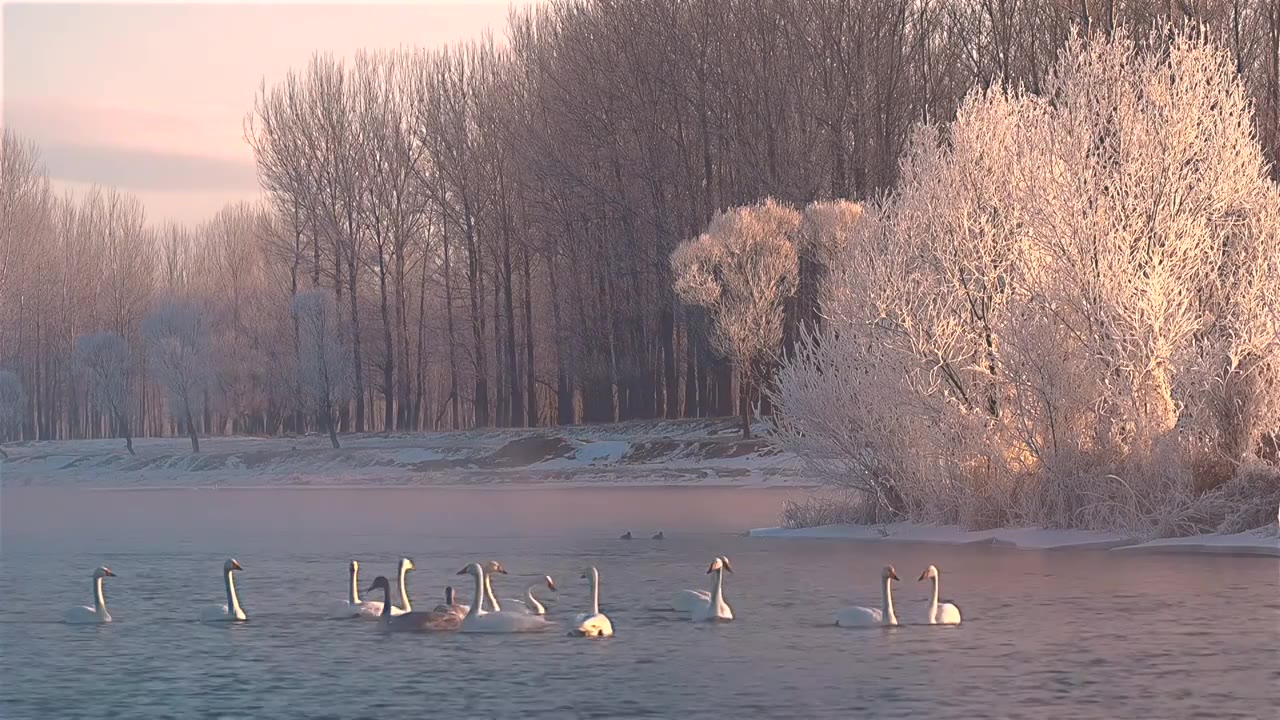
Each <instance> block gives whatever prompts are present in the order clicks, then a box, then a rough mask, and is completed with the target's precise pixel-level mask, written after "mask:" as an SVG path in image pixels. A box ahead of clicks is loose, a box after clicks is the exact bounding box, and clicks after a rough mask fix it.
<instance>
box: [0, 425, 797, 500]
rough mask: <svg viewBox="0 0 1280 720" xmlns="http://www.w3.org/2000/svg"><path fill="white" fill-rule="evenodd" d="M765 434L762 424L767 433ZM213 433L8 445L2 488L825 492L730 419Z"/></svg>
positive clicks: (0, 471)
mask: <svg viewBox="0 0 1280 720" xmlns="http://www.w3.org/2000/svg"><path fill="white" fill-rule="evenodd" d="M761 429H763V428H761ZM340 440H341V443H342V448H341V449H338V450H335V449H333V448H331V447H330V446H329V441H328V438H327V437H325V436H321V435H308V436H305V437H279V438H256V437H229V438H222V437H210V438H202V439H201V441H200V450H201V452H200V453H199V454H195V453H192V452H191V446H190V443H189V441H188V440H186V439H185V438H156V439H151V438H141V439H138V440H135V441H134V448H135V450H136V451H137V455H136V456H130V455H129V454H128V453H127V452H126V451H125V449H124V443H123V442H122V441H120V440H73V441H52V442H32V443H21V444H13V443H11V444H8V445H6V446H5V451H6V452H7V453H8V454H9V460H8V461H5V460H3V459H0V485H3V486H15V485H22V486H26V485H30V486H51V487H52V486H61V487H68V486H75V487H91V488H163V487H212V486H220V487H228V486H238V487H336V486H371V487H373V486H381V487H387V486H393V487H403V486H419V485H422V486H426V485H468V486H479V487H484V486H503V487H509V486H512V485H530V486H562V487H572V486H579V485H627V486H635V485H659V486H660V485H728V486H748V487H776V486H794V487H805V486H813V485H817V484H818V483H817V481H816V480H814V479H813V478H812V477H807V476H806V475H805V474H804V473H803V467H802V463H801V462H800V461H799V459H798V458H796V457H795V456H793V455H789V454H787V453H783V452H780V451H779V450H778V449H776V448H774V447H772V446H770V445H769V443H768V441H766V440H761V439H754V440H746V441H744V440H742V439H741V438H740V436H739V434H738V431H737V428H736V425H735V424H734V422H733V421H731V420H687V421H646V422H630V423H619V424H612V425H594V426H582V427H568V428H552V429H541V430H476V431H462V432H441V433H386V434H376V435H374V434H365V435H347V436H342V437H341V438H340Z"/></svg>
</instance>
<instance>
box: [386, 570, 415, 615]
mask: <svg viewBox="0 0 1280 720" xmlns="http://www.w3.org/2000/svg"><path fill="white" fill-rule="evenodd" d="M416 569H417V568H415V567H414V566H413V561H412V560H410V559H409V558H400V567H399V571H400V607H399V608H392V609H391V614H392V615H402V614H404V613H410V612H413V605H412V604H411V603H410V602H409V585H408V583H407V581H406V577H405V576H407V575H408V574H409V571H410V570H416ZM397 609H399V610H400V612H396V610H397Z"/></svg>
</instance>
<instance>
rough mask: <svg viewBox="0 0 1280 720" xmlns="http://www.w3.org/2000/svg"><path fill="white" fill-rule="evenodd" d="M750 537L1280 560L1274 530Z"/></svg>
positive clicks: (885, 530)
mask: <svg viewBox="0 0 1280 720" xmlns="http://www.w3.org/2000/svg"><path fill="white" fill-rule="evenodd" d="M750 535H751V536H752V537H772V538H841V539H845V540H859V541H871V542H917V543H944V544H949V545H970V544H978V545H1003V546H1007V547H1012V548H1017V549H1019V550H1110V551H1112V552H1186V553H1223V554H1231V555H1263V556H1270V557H1280V532H1278V531H1277V527H1276V526H1275V525H1272V526H1271V527H1269V528H1260V529H1258V530H1253V531H1250V532H1246V533H1239V534H1236V535H1198V536H1195V537H1185V538H1167V539H1162V540H1151V541H1146V542H1144V541H1142V540H1141V539H1139V538H1134V537H1129V536H1126V535H1123V534H1119V533H1106V532H1095V531H1090V530H1049V529H1044V528H1004V529H998V530H978V531H969V530H964V529H962V528H959V527H956V526H946V525H942V526H940V525H924V524H920V523H910V522H901V523H889V524H886V525H874V526H869V525H824V526H822V527H813V528H800V529H788V528H776V527H773V528H759V529H756V530H752V531H750Z"/></svg>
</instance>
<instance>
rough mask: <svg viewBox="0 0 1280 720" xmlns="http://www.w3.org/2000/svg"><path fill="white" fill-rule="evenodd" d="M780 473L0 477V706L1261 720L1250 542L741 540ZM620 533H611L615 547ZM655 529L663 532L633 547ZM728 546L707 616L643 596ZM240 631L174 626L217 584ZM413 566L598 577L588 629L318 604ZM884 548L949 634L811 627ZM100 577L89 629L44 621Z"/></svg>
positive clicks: (867, 598) (1275, 665) (341, 714)
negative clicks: (596, 606) (594, 614)
mask: <svg viewBox="0 0 1280 720" xmlns="http://www.w3.org/2000/svg"><path fill="white" fill-rule="evenodd" d="M786 496H787V493H786V492H784V491H774V490H744V489H721V488H674V489H673V488H644V489H641V488H635V489H630V488H628V489H572V490H520V489H512V490H500V489H487V490H465V489H414V490H407V489H406V490H381V489H380V490H299V491H284V490H176V491H133V492H94V491H49V490H40V489H34V488H6V489H4V491H3V493H2V494H0V597H3V598H4V602H3V603H0V648H2V651H0V678H3V682H0V716H3V717H6V718H10V717H11V718H30V717H41V716H44V717H131V718H148V717H174V716H181V717H279V718H294V717H297V718H302V717H307V718H316V717H333V718H352V717H372V716H380V715H386V714H392V715H394V714H397V713H402V714H405V716H413V717H424V716H459V717H517V716H518V717H548V718H563V717H681V718H704V717H705V718H712V717H735V718H747V717H811V718H818V717H842V718H848V717H923V716H925V715H926V714H928V715H929V716H930V717H933V718H939V717H956V718H977V717H991V718H1022V717H1025V718H1046V717H1072V718H1116V717H1169V718H1172V717H1194V716H1203V717H1215V718H1229V717H1238V718H1273V717H1274V716H1275V715H1274V713H1275V708H1276V707H1277V706H1280V662H1277V655H1276V652H1277V649H1278V648H1280V593H1278V588H1277V584H1278V578H1277V569H1278V567H1280V563H1278V562H1277V561H1276V560H1275V559H1269V558H1267V559H1264V558H1234V557H1214V556H1134V555H1120V554H1108V553H1102V552H1067V551H1060V552H1027V551H1018V550H1011V549H1004V548H998V547H989V546H988V547H947V546H931V545H907V544H864V543H855V542H848V541H838V540H836V541H823V540H785V541H784V540H771V539H764V538H747V537H742V536H740V535H739V534H738V533H740V532H741V531H742V530H744V529H746V528H748V527H758V526H761V525H773V524H776V522H777V516H778V510H779V509H780V507H781V502H782V500H783V498H785V497H786ZM627 530H630V531H632V533H633V534H634V536H635V538H636V539H634V540H631V541H624V540H619V539H618V535H620V534H621V533H622V532H624V531H627ZM658 530H663V531H664V533H665V535H666V539H665V540H662V541H654V540H650V539H649V537H650V536H651V535H652V534H653V533H655V532H657V531H658ZM721 554H723V555H728V556H729V557H730V558H731V559H732V561H733V566H734V570H735V571H736V572H735V573H734V574H733V575H729V576H727V577H726V583H725V595H726V598H727V599H728V601H729V602H730V604H731V605H732V606H733V609H734V612H735V615H736V616H737V620H736V621H735V622H733V623H729V624H723V625H694V624H692V623H690V622H688V621H687V620H684V619H682V618H681V617H680V616H679V615H676V614H674V613H671V612H667V611H663V610H661V609H660V608H662V607H663V606H664V605H665V604H666V602H667V600H668V599H669V597H670V595H671V594H672V593H673V592H674V591H676V590H678V589H681V588H703V587H706V585H707V582H708V578H707V576H706V574H705V571H706V568H707V564H708V563H709V562H710V560H711V559H712V557H713V556H715V555H721ZM229 556H234V557H236V558H237V559H238V560H239V561H240V563H241V564H242V565H243V566H244V568H245V569H244V571H243V572H242V573H240V574H239V575H238V576H237V578H236V581H237V588H238V590H239V593H240V598H241V603H242V605H243V606H244V608H245V611H246V612H247V613H248V615H249V617H250V621H249V622H248V623H246V624H244V625H235V626H208V625H201V624H199V623H196V622H195V621H194V618H195V617H196V613H197V612H198V610H199V608H200V607H202V606H204V605H208V604H215V603H221V602H223V596H222V584H221V578H220V574H219V570H220V567H221V563H222V561H223V560H224V559H225V558H226V557H229ZM401 556H408V557H410V558H412V559H413V561H414V563H415V565H416V566H417V570H416V571H415V572H413V573H411V574H410V576H409V587H410V592H411V595H412V597H413V600H414V603H415V605H427V606H430V605H434V604H435V603H436V602H438V598H440V597H441V595H442V593H443V588H444V586H445V585H446V584H451V585H453V586H454V587H455V588H457V589H458V591H459V596H460V600H461V601H462V602H471V597H470V595H471V588H470V586H469V585H468V583H467V582H465V580H466V578H460V577H458V576H456V575H455V573H456V572H457V570H458V569H460V568H461V567H462V566H463V565H464V564H465V563H466V562H469V561H471V560H484V559H489V558H494V559H498V560H501V561H502V563H503V564H504V565H505V566H506V567H507V569H508V570H509V571H510V573H511V574H510V575H507V576H500V577H499V578H498V579H496V580H495V583H494V584H495V591H496V592H497V595H498V597H499V598H501V599H505V598H513V597H519V596H520V594H521V593H522V592H523V589H524V587H525V586H527V585H528V584H531V583H533V582H534V581H535V580H536V578H537V577H538V576H541V575H543V574H550V575H552V577H554V578H555V581H556V583H557V585H558V587H559V589H560V592H559V594H558V595H552V596H551V597H550V599H549V600H547V601H546V604H547V606H548V611H549V614H550V618H551V619H552V620H554V621H558V622H559V623H560V624H561V625H565V624H567V622H568V620H569V619H570V618H571V617H572V616H573V614H575V613H577V612H580V611H582V610H583V609H585V608H586V605H587V602H588V601H589V598H588V591H587V587H586V584H585V581H582V580H580V579H579V577H578V576H579V574H580V572H581V570H582V569H583V567H584V566H585V565H588V564H593V565H595V566H597V567H598V568H599V569H600V573H601V579H602V588H601V604H602V610H603V611H604V612H605V613H607V614H608V615H609V616H610V617H611V618H612V620H613V623H614V626H615V630H616V633H617V634H616V635H615V637H613V638H610V639H605V640H600V641H583V640H577V639H571V638H567V637H565V636H564V634H563V630H564V628H561V629H560V630H557V631H555V632H550V633H545V634H529V635H505V636H475V635H454V634H448V635H435V636H417V635H393V636H385V635H382V634H380V633H379V632H378V629H377V624H376V623H373V622H368V621H360V620H344V621H338V620H329V619H326V618H325V617H324V610H325V608H326V607H327V605H328V604H329V603H330V602H331V601H334V600H339V599H343V598H345V596H346V586H347V571H346V561H347V560H349V559H352V558H355V559H358V560H360V561H361V584H362V586H364V587H367V586H368V585H369V584H370V583H371V582H372V580H373V577H374V576H375V575H377V574H385V575H388V576H392V575H393V574H394V569H395V563H396V560H397V559H398V558H399V557H401ZM885 563H892V564H894V565H895V567H896V568H897V570H898V574H899V575H900V576H901V577H902V578H903V580H904V582H901V583H897V584H895V589H894V590H895V602H896V605H897V611H898V616H899V618H900V619H901V620H902V621H904V622H906V621H910V620H912V619H915V618H917V617H919V616H920V615H922V613H923V602H922V600H923V599H924V597H925V586H924V584H918V583H916V582H915V577H916V576H917V575H919V573H920V571H921V570H922V569H923V568H924V567H925V566H926V565H928V564H930V563H932V564H936V565H937V566H938V567H939V568H940V569H941V570H942V595H943V597H944V598H950V599H952V600H954V601H955V602H956V603H957V604H958V605H960V607H961V608H962V610H963V612H964V618H965V620H964V624H962V625H961V626H959V627H951V628H941V627H938V628H929V627H921V626H915V627H900V628H896V629H888V630H887V629H882V628H874V629H865V630H863V629H840V628H835V627H832V626H830V622H831V619H832V616H833V615H834V612H835V611H836V609H838V608H839V607H841V606H844V605H850V604H864V605H875V604H877V603H878V601H879V592H878V589H877V585H876V579H877V577H878V575H879V569H880V567H881V566H882V565H884V564H885ZM102 564H106V565H109V566H110V567H111V568H112V570H113V571H115V572H116V573H117V574H118V575H119V577H117V578H109V579H108V580H107V582H106V598H107V605H108V607H109V608H110V610H111V613H112V615H113V617H114V619H115V622H114V623H112V624H110V625H107V626H101V627H99V626H87V627H86V626H79V627H77V626H68V625H63V624H61V623H60V622H59V621H60V619H61V617H62V613H63V611H65V610H66V609H67V608H69V607H71V606H73V605H81V604H90V603H91V601H92V598H91V595H90V589H91V586H90V580H89V576H90V573H91V572H92V569H93V568H94V567H96V566H98V565H102Z"/></svg>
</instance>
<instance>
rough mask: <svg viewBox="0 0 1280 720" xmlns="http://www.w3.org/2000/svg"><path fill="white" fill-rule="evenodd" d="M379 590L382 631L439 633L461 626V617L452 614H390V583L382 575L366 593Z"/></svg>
mask: <svg viewBox="0 0 1280 720" xmlns="http://www.w3.org/2000/svg"><path fill="white" fill-rule="evenodd" d="M374 590H381V591H382V593H383V595H382V597H383V600H382V614H381V615H379V616H378V624H379V625H381V626H382V628H383V629H384V630H390V631H395V632H440V631H446V630H457V629H458V627H459V626H460V625H461V624H462V616H461V615H458V614H457V613H452V612H440V611H438V610H427V611H422V610H419V611H410V612H407V613H401V614H399V615H394V614H392V612H391V611H392V609H393V606H392V605H391V581H389V580H387V578H386V577H385V576H383V575H379V576H378V577H376V578H374V579H373V584H372V585H370V586H369V589H368V590H367V591H366V592H373V591H374Z"/></svg>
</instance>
